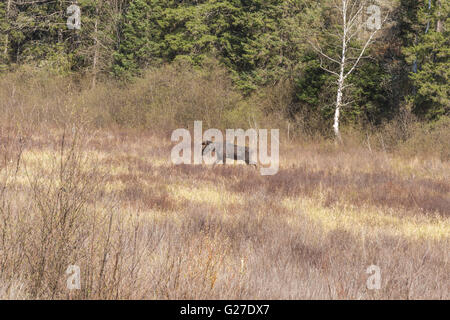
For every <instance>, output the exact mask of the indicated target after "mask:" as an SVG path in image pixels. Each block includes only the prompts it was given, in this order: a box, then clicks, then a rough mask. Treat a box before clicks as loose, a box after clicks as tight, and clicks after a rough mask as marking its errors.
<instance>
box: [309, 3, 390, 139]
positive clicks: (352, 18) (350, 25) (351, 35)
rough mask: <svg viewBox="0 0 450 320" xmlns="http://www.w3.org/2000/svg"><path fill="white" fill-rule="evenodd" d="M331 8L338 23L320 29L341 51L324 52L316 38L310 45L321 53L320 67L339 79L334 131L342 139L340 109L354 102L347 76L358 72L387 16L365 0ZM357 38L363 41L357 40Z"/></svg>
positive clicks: (333, 5) (334, 4) (336, 4)
mask: <svg viewBox="0 0 450 320" xmlns="http://www.w3.org/2000/svg"><path fill="white" fill-rule="evenodd" d="M330 10H331V13H336V16H335V17H336V19H337V20H338V23H337V24H336V25H335V27H334V28H332V30H327V29H326V28H325V27H323V29H322V30H321V31H320V32H321V33H326V34H327V35H328V36H331V37H332V38H334V39H336V40H337V42H338V43H339V50H337V53H336V54H329V53H328V52H325V50H323V48H322V46H321V44H320V41H319V40H318V39H317V37H315V39H314V40H312V41H310V44H311V45H312V47H313V49H314V50H315V51H316V52H317V53H318V55H319V58H320V62H321V63H320V67H321V68H322V69H323V70H325V71H327V72H329V73H331V74H332V75H334V76H336V78H337V89H336V101H335V105H334V107H335V109H334V121H333V131H334V134H335V137H336V139H337V141H339V142H341V141H342V138H341V133H340V130H339V120H340V114H341V109H342V107H344V106H345V105H347V104H349V103H351V102H347V103H344V92H345V89H346V88H347V87H348V86H349V84H348V83H347V82H348V81H347V78H348V76H349V75H350V74H351V73H352V72H354V71H355V69H356V68H357V66H358V64H359V62H360V61H361V59H363V58H366V56H364V54H365V53H366V51H367V49H368V48H369V46H370V45H371V44H372V43H373V42H374V39H375V35H376V34H377V32H378V31H379V30H380V29H381V27H382V25H383V23H384V22H385V21H386V19H387V15H386V17H385V18H384V19H383V20H382V19H381V9H380V7H378V6H376V5H371V4H370V3H369V2H368V1H364V0H331V1H330ZM358 39H359V40H360V41H357V40H358ZM356 43H357V44H358V45H356ZM361 43H362V45H361Z"/></svg>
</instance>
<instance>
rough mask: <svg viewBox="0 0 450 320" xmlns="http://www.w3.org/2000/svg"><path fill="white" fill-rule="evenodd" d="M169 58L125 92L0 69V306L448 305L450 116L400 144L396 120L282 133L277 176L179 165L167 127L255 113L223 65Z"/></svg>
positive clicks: (236, 168)
mask: <svg viewBox="0 0 450 320" xmlns="http://www.w3.org/2000/svg"><path fill="white" fill-rule="evenodd" d="M165 68H166V69H163V70H160V71H158V72H159V73H158V72H156V71H155V74H154V75H149V76H147V78H145V79H143V80H141V81H138V82H137V83H136V84H135V85H134V86H131V87H127V88H120V87H114V86H113V85H110V86H107V85H105V86H104V87H102V86H101V85H99V87H98V88H97V89H96V90H84V89H83V88H81V86H78V85H76V84H74V83H73V82H71V81H67V79H53V80H48V81H47V80H44V79H43V78H36V77H31V76H29V77H27V76H26V73H25V74H14V75H9V76H7V77H3V78H1V79H0V101H1V105H0V106H1V111H2V113H1V115H0V124H1V125H0V299H184V298H185V299H283V298H285V299H380V298H386V299H431V298H436V299H449V298H450V293H449V289H448V283H450V279H449V278H450V276H449V274H450V273H449V270H450V268H449V261H448V260H449V259H448V258H449V252H450V250H449V241H450V163H449V161H448V160H449V159H448V150H449V149H450V148H449V146H448V143H449V140H448V139H446V138H445V137H448V134H449V132H450V130H449V128H448V122H447V123H443V124H441V125H440V126H441V127H440V129H439V130H440V131H434V133H432V134H430V135H426V132H424V133H423V134H419V133H418V132H419V131H416V132H415V133H414V132H413V134H408V136H410V137H412V138H411V139H412V140H411V139H410V140H407V141H406V142H405V143H404V144H401V143H399V142H396V147H395V148H390V147H389V146H391V147H392V146H394V143H391V144H389V143H390V142H389V139H387V138H388V136H390V137H391V138H392V139H391V140H395V139H394V138H393V137H394V136H395V134H394V133H392V132H393V131H395V130H394V129H395V127H394V128H393V129H392V128H391V131H389V130H388V128H385V131H384V132H375V133H371V134H370V135H369V134H367V135H366V134H362V135H361V136H362V137H363V138H362V139H361V138H359V136H358V135H352V136H349V135H348V134H347V135H344V138H345V141H346V145H344V146H336V145H334V144H333V143H332V142H327V141H325V140H323V139H316V140H315V141H307V140H305V141H303V142H302V141H291V142H290V143H287V139H286V138H285V136H284V134H282V136H281V138H282V139H281V145H280V148H281V149H280V170H279V172H278V174H276V175H274V176H260V175H259V173H258V172H257V171H255V170H254V169H252V168H249V167H246V166H240V165H236V166H226V165H225V166H216V167H215V168H211V167H208V166H202V165H198V166H194V165H192V166H191V165H180V166H174V165H172V163H171V162H170V151H171V148H172V143H171V142H170V141H169V137H170V128H171V126H173V125H182V124H184V123H185V122H186V121H187V122H188V123H191V124H192V122H191V120H192V119H202V118H201V117H200V115H201V114H202V108H203V109H205V108H207V107H208V106H209V105H212V108H213V109H211V110H215V111H217V113H210V114H208V115H207V119H204V121H205V126H206V122H209V123H210V124H211V125H213V124H218V126H219V127H220V124H222V125H228V124H229V123H231V122H232V120H233V117H237V118H241V119H246V121H244V122H247V120H248V122H250V120H255V119H254V118H252V114H251V113H247V111H246V110H247V109H248V108H247V107H251V101H252V100H251V98H250V100H242V99H243V98H242V97H239V96H236V94H235V93H234V92H232V89H230V88H229V83H228V82H227V81H224V80H222V79H221V74H220V72H219V71H214V72H212V73H211V74H210V75H208V76H205V75H202V74H192V75H191V74H190V73H189V72H187V71H183V72H181V74H180V73H177V72H178V71H177V70H176V69H173V68H174V67H165ZM217 72H219V73H217ZM158 77H161V79H158ZM190 77H191V78H190ZM159 80H161V81H159ZM145 81H148V84H147V85H146V82H145ZM204 88H206V91H205V90H203V89H204ZM213 89H214V90H213ZM175 91H176V94H175V93H174V94H173V95H172V94H170V93H171V92H175ZM208 92H209V93H208ZM122 93H123V96H122V95H121V94H122ZM208 94H210V95H211V96H208ZM221 97H222V98H223V99H222V98H221ZM236 99H237V100H239V101H237V100H236ZM240 99H241V100H240ZM124 103H128V104H129V105H128V107H130V108H131V109H130V108H128V107H127V105H126V104H124ZM165 104H168V105H170V106H171V107H172V109H173V110H172V109H168V110H167V109H161V110H163V112H160V113H159V114H158V113H155V112H156V110H158V108H160V107H161V106H164V105H165ZM198 105H200V106H202V107H201V108H200V109H195V108H194V107H196V106H198ZM108 108H111V109H108ZM193 108H194V109H193ZM246 108H247V109H246ZM249 109H251V108H249ZM236 110H237V111H236ZM173 113H181V114H180V117H181V118H174V115H173ZM216 114H219V115H220V117H219V118H216V117H215V115H216ZM242 115H248V116H249V118H245V117H243V118H242V117H241V116H242ZM75 124H76V125H75ZM241 124H242V123H241ZM241 124H239V123H237V124H236V127H239V126H241ZM129 126H134V127H135V128H130V127H129ZM149 128H151V129H149ZM159 129H161V130H159ZM281 129H283V128H281ZM430 137H431V138H430ZM440 137H444V138H442V139H441V140H439V139H440ZM430 139H431V140H430ZM430 141H434V142H433V144H430ZM423 146H426V147H424V148H425V149H422V147H423ZM421 150H428V151H427V152H421ZM411 151H414V152H411ZM372 264H374V265H378V266H379V267H380V268H381V279H382V283H381V289H380V290H368V289H367V287H366V280H367V278H368V276H369V275H368V274H366V269H367V267H368V266H370V265H372ZM69 265H78V266H79V267H80V270H81V289H80V290H68V289H67V287H66V281H67V278H68V275H66V273H65V272H66V269H67V267H68V266H69Z"/></svg>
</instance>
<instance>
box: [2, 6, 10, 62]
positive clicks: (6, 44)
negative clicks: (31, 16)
mask: <svg viewBox="0 0 450 320" xmlns="http://www.w3.org/2000/svg"><path fill="white" fill-rule="evenodd" d="M11 2H12V0H8V2H7V4H6V23H8V22H9V11H10V10H11ZM8 46H9V32H8V33H7V34H6V36H5V47H4V49H3V54H4V55H5V56H6V55H7V54H8Z"/></svg>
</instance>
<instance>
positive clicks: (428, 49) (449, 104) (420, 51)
mask: <svg viewBox="0 0 450 320" xmlns="http://www.w3.org/2000/svg"><path fill="white" fill-rule="evenodd" d="M428 3H429V2H428V1H423V2H422V5H421V6H420V7H418V8H417V10H416V12H415V16H416V17H417V21H418V23H419V25H420V26H421V30H419V32H418V33H416V34H415V41H414V42H413V43H412V44H411V45H410V46H406V47H404V49H403V52H404V54H405V57H406V61H407V62H408V63H409V64H410V65H411V66H414V65H417V69H416V70H415V69H413V71H412V72H411V73H410V79H411V81H412V84H413V86H414V88H415V90H414V91H415V92H414V94H412V95H411V97H410V99H411V100H412V102H413V112H414V113H415V114H417V115H418V116H420V117H422V118H425V119H428V120H435V119H438V118H439V117H440V116H442V115H449V114H450V99H449V95H450V83H449V80H450V77H449V72H450V71H449V70H450V60H449V57H450V31H449V28H448V25H449V22H450V18H449V17H450V4H449V3H448V2H446V1H430V4H431V5H430V6H429V5H428Z"/></svg>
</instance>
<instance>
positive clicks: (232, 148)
mask: <svg viewBox="0 0 450 320" xmlns="http://www.w3.org/2000/svg"><path fill="white" fill-rule="evenodd" d="M224 147H225V150H224ZM213 151H214V152H215V157H216V161H215V163H214V164H217V163H225V162H226V159H233V160H243V161H245V163H246V164H247V165H251V166H254V167H255V168H256V167H257V165H256V160H254V159H256V157H254V156H255V154H254V150H253V149H250V148H249V147H243V146H238V145H236V144H233V143H228V142H227V143H225V144H222V143H218V142H213V141H211V140H206V141H203V142H202V155H205V154H208V153H210V152H213Z"/></svg>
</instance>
